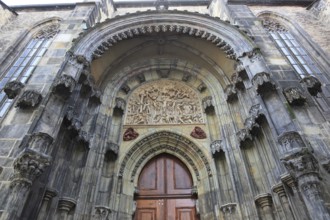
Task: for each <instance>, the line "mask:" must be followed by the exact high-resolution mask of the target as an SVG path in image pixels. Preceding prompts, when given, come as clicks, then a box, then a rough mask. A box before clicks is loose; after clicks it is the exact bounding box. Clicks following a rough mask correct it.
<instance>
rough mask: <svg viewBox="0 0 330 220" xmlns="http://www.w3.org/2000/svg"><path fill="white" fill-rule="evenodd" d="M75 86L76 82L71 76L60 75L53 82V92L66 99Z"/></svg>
mask: <svg viewBox="0 0 330 220" xmlns="http://www.w3.org/2000/svg"><path fill="white" fill-rule="evenodd" d="M75 85H76V80H75V79H74V78H73V77H72V76H68V75H61V76H60V77H59V78H58V79H57V81H56V82H55V85H54V87H53V92H54V93H56V94H58V95H60V96H61V97H63V98H65V99H67V98H68V97H69V96H70V95H71V93H72V91H73V89H74V87H75Z"/></svg>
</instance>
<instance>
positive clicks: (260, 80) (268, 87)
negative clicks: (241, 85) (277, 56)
mask: <svg viewBox="0 0 330 220" xmlns="http://www.w3.org/2000/svg"><path fill="white" fill-rule="evenodd" d="M252 84H253V86H254V88H255V90H256V91H257V93H258V94H260V95H262V94H265V93H267V92H270V91H272V90H274V89H275V84H274V83H273V82H271V80H270V75H269V73H266V72H260V73H257V74H256V75H255V76H254V77H253V78H252Z"/></svg>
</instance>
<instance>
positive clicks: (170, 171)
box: [135, 154, 197, 220]
mask: <svg viewBox="0 0 330 220" xmlns="http://www.w3.org/2000/svg"><path fill="white" fill-rule="evenodd" d="M192 186H193V183H192V178H191V175H190V173H189V170H188V169H187V167H186V166H185V165H184V164H183V163H182V162H181V161H180V160H178V159H177V158H175V157H173V156H170V155H168V154H162V155H159V156H157V157H155V158H153V159H152V160H151V161H149V162H148V163H147V164H146V166H145V167H144V168H143V170H142V172H141V174H140V177H139V182H138V194H137V196H136V203H137V208H136V213H135V220H197V217H196V211H195V199H194V198H192V195H191V190H192Z"/></svg>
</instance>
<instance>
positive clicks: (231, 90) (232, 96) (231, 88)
mask: <svg viewBox="0 0 330 220" xmlns="http://www.w3.org/2000/svg"><path fill="white" fill-rule="evenodd" d="M225 93H226V96H227V97H226V100H227V101H228V102H232V101H234V100H236V99H237V91H236V88H235V85H232V84H230V85H228V86H227V87H226V88H225Z"/></svg>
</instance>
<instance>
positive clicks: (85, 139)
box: [76, 130, 91, 147]
mask: <svg viewBox="0 0 330 220" xmlns="http://www.w3.org/2000/svg"><path fill="white" fill-rule="evenodd" d="M90 139H91V136H90V135H89V134H88V133H87V132H86V131H83V130H79V132H78V135H77V137H76V140H77V141H78V142H80V143H82V144H84V145H85V146H86V147H88V146H89V143H90Z"/></svg>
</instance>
